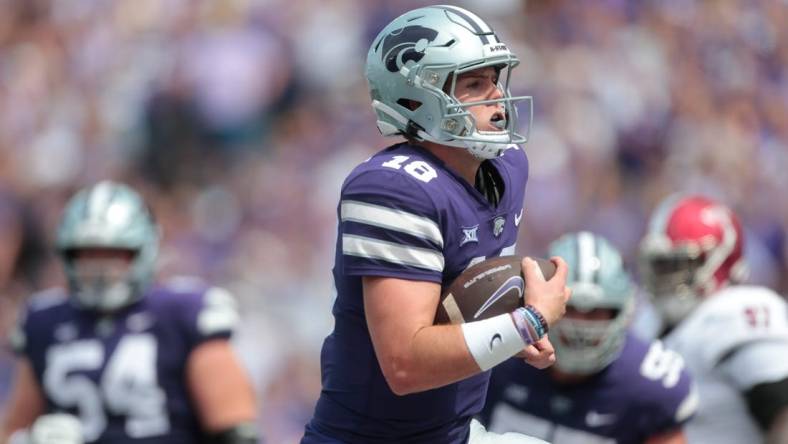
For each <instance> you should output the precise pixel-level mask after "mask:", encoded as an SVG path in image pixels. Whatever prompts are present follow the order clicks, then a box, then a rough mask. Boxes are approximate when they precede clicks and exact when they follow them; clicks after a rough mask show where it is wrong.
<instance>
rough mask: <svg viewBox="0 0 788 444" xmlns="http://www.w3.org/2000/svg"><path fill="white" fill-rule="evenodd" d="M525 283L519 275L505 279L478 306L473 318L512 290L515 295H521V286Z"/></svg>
mask: <svg viewBox="0 0 788 444" xmlns="http://www.w3.org/2000/svg"><path fill="white" fill-rule="evenodd" d="M524 285H525V283H524V282H523V278H522V277H520V276H512V277H510V278H509V279H507V280H506V282H504V283H503V284H501V286H500V287H498V289H497V290H495V291H494V292H493V294H492V295H491V296H490V297H489V298H487V300H486V301H484V304H482V306H481V307H479V311H477V312H476V313H475V314H474V315H473V318H474V319H476V318H478V317H479V315H481V314H482V313H484V312H485V311H486V310H487V309H488V308H490V307H491V306H492V305H493V304H494V303H495V302H496V301H498V299H501V298H502V297H504V296H505V295H506V293H509V292H510V291H512V290H515V291H517V297H518V298H519V297H521V296H522V295H523V286H524Z"/></svg>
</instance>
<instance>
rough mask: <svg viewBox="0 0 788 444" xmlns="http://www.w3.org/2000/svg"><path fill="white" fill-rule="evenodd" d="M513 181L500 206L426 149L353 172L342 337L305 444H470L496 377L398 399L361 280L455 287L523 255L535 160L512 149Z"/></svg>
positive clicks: (338, 322) (396, 152)
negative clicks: (472, 270) (520, 235)
mask: <svg viewBox="0 0 788 444" xmlns="http://www.w3.org/2000/svg"><path fill="white" fill-rule="evenodd" d="M488 162H491V163H492V165H493V166H494V167H495V168H496V170H497V171H498V172H499V174H500V176H501V178H502V179H503V184H504V192H503V195H502V197H501V200H500V202H499V203H498V205H497V206H493V205H492V204H491V203H490V202H488V201H487V200H486V199H485V197H484V196H483V195H482V194H481V193H480V192H479V191H478V190H476V189H475V188H474V187H473V185H472V184H469V183H468V182H467V181H465V180H464V179H463V178H462V177H460V176H459V175H458V174H456V173H455V172H454V171H452V170H451V169H449V168H447V166H446V165H445V164H444V163H443V161H441V160H440V159H438V158H437V157H435V156H433V155H432V154H431V153H429V152H428V151H426V150H424V149H423V148H420V147H416V146H412V145H408V144H398V145H394V146H392V147H389V148H388V149H385V150H383V151H381V152H379V153H377V154H376V155H374V156H373V157H372V158H370V159H368V160H367V161H366V162H364V163H362V164H361V165H359V166H358V167H356V168H355V170H353V172H352V173H351V174H350V175H349V176H348V178H347V179H346V180H345V183H344V185H343V186H342V192H341V198H340V203H339V207H338V217H339V229H338V235H337V244H336V258H335V265H334V270H333V273H334V282H335V285H336V291H337V296H336V301H335V303H334V307H333V315H334V319H335V327H334V331H333V332H332V333H331V334H330V335H329V336H328V337H327V338H326V340H325V342H324V344H323V350H322V354H321V366H322V379H323V389H322V392H321V395H320V399H319V400H318V402H317V406H316V408H315V415H314V417H313V419H312V421H311V422H310V423H309V424H308V425H307V428H306V435H305V437H304V440H303V441H302V443H318V442H321V443H325V442H343V443H361V442H363V443H388V442H391V443H422V442H424V443H433V444H434V443H465V442H466V441H467V439H468V424H469V422H470V419H471V417H472V416H473V415H475V414H477V413H478V412H479V411H480V410H481V408H482V406H483V404H484V396H485V392H486V388H487V383H488V381H489V373H482V374H479V375H477V376H475V377H471V378H469V379H466V380H464V381H460V382H457V383H454V384H450V385H448V386H445V387H441V388H437V389H433V390H429V391H426V392H422V393H415V394H410V395H405V396H397V395H395V394H394V393H393V392H392V391H391V389H390V388H389V386H388V383H387V382H386V380H385V378H384V376H383V373H382V371H381V369H380V365H379V364H378V361H377V358H376V356H375V352H374V350H373V348H372V342H371V338H370V335H369V331H368V329H367V324H366V322H365V318H364V304H363V296H362V285H361V278H362V277H363V276H387V277H396V278H402V279H410V280H419V281H430V282H436V283H440V284H442V285H447V284H448V283H450V282H451V281H452V280H453V279H454V278H455V277H456V276H457V275H458V274H460V272H462V270H464V269H465V268H466V267H468V266H469V265H470V264H472V263H475V262H477V261H479V260H482V259H484V258H487V257H493V256H500V255H507V254H513V253H514V249H515V242H516V240H517V231H518V225H519V223H520V218H521V217H522V211H523V198H524V193H525V184H526V181H527V178H528V160H527V158H526V156H525V153H524V152H523V151H522V150H521V149H520V148H516V147H515V148H512V149H509V150H507V151H506V152H505V154H504V155H503V156H501V157H498V158H496V159H493V160H490V161H488Z"/></svg>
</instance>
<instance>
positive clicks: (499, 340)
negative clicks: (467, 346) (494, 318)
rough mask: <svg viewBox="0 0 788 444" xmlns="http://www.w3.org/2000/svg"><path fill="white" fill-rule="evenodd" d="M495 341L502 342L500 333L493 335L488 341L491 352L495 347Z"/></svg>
mask: <svg viewBox="0 0 788 444" xmlns="http://www.w3.org/2000/svg"><path fill="white" fill-rule="evenodd" d="M496 339H497V340H498V342H503V338H502V337H501V334H500V333H496V334H494V335H493V337H492V339H490V351H492V349H493V347H494V346H495V340H496Z"/></svg>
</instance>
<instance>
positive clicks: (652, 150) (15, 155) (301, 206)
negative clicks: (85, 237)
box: [0, 0, 788, 443]
mask: <svg viewBox="0 0 788 444" xmlns="http://www.w3.org/2000/svg"><path fill="white" fill-rule="evenodd" d="M425 4H428V3H427V2H422V1H412V0H408V1H389V2H368V1H363V0H321V1H317V0H314V1H311V0H310V1H307V0H298V1H293V0H199V1H198V0H117V1H109V0H50V1H46V0H0V11H2V13H0V328H2V329H3V331H6V330H7V329H8V328H9V324H10V322H11V320H12V318H13V316H14V313H15V311H16V307H17V305H18V303H19V302H20V301H21V300H23V299H24V298H25V297H26V296H27V295H28V294H29V293H30V292H32V291H35V290H37V289H41V288H45V287H47V286H50V285H57V284H60V283H61V282H62V274H61V272H60V269H59V264H58V263H57V262H56V258H55V257H54V256H53V254H52V250H51V247H50V245H51V241H52V235H53V231H54V228H55V226H56V223H57V220H58V217H59V212H60V209H61V208H62V206H63V204H64V202H65V199H67V198H68V197H69V196H70V194H71V193H73V192H74V191H75V190H76V189H78V188H79V187H82V186H84V185H87V184H89V183H92V182H94V181H96V180H99V179H103V178H114V179H118V180H122V181H125V182H127V183H130V184H131V185H133V186H135V187H137V188H138V189H140V190H141V191H142V192H143V193H144V194H145V195H146V196H147V198H148V199H149V201H150V203H151V205H152V207H153V208H154V211H155V213H156V215H157V218H158V221H159V223H160V224H161V226H162V227H163V231H164V243H163V246H162V253H161V260H160V265H161V267H160V268H161V270H160V274H161V275H162V276H168V275H173V274H179V273H190V274H199V275H202V276H204V277H205V278H207V279H209V280H212V281H214V282H216V283H218V284H221V285H224V286H226V287H227V288H229V289H231V290H232V291H233V292H234V293H235V294H236V295H237V296H238V298H239V300H240V301H241V304H242V307H243V316H244V327H243V329H242V330H241V332H240V334H239V336H238V338H237V344H238V347H239V349H240V350H241V353H242V354H243V357H244V360H245V362H246V364H247V365H248V366H249V368H250V369H251V371H252V374H253V377H254V379H255V382H256V384H257V387H258V390H259V392H260V399H261V412H260V414H261V423H260V427H261V429H262V430H263V433H264V434H265V435H266V436H267V437H268V438H269V442H272V443H273V442H275V443H292V442H296V441H297V439H298V438H299V437H300V436H301V432H302V427H303V424H304V423H305V422H306V421H307V420H308V418H309V416H310V415H311V410H312V407H313V402H314V400H315V399H316V396H317V392H318V391H319V388H320V380H319V368H318V365H319V364H318V356H319V347H320V343H321V341H322V339H323V337H324V335H325V334H326V333H327V332H328V331H329V330H330V329H331V323H332V320H331V316H330V300H331V288H332V283H331V279H330V269H331V266H332V262H333V249H334V236H335V229H336V221H335V205H336V198H337V196H338V191H339V186H340V183H341V180H342V179H343V177H344V175H345V174H347V173H348V172H349V171H350V169H351V168H352V167H353V166H354V165H355V164H357V163H358V162H360V161H363V160H364V159H365V158H366V157H368V156H369V155H370V154H371V153H373V152H374V151H376V150H377V149H379V148H382V147H383V146H385V145H386V144H387V143H389V142H388V141H387V140H384V139H382V138H381V137H380V136H379V134H378V132H377V129H376V128H375V125H374V118H373V115H372V112H371V107H370V106H369V98H368V94H367V90H366V83H365V81H364V78H363V63H364V59H365V57H366V51H367V47H368V45H369V43H370V41H371V40H372V38H373V37H374V35H375V34H376V33H377V31H378V30H379V29H380V28H381V27H382V26H383V25H384V24H385V23H387V22H388V21H389V20H390V19H392V18H393V17H395V16H397V15H399V13H401V12H403V11H405V10H406V9H409V8H411V7H415V6H421V5H425ZM456 4H458V5H460V6H464V7H467V8H469V9H471V10H473V11H475V12H477V13H478V14H479V15H481V16H482V17H483V18H485V19H488V20H489V21H490V22H491V23H492V24H493V26H494V27H495V28H496V30H497V32H498V34H499V36H500V37H501V38H502V39H503V40H504V41H505V42H507V43H508V44H509V45H510V46H511V47H512V48H513V49H514V50H515V52H516V53H517V54H518V55H519V56H520V58H521V60H522V64H521V67H520V68H519V69H518V70H517V71H516V78H515V79H514V82H513V83H515V84H516V85H517V87H518V88H517V92H520V93H529V94H532V95H533V96H534V97H535V116H534V122H533V127H532V128H531V140H530V141H529V143H528V144H527V146H526V149H527V152H528V154H529V156H530V159H531V179H530V182H529V188H528V190H527V195H526V212H525V215H524V218H523V220H524V223H523V226H522V228H521V231H522V232H521V237H520V243H519V246H518V247H519V252H520V253H528V254H537V255H540V254H543V249H544V246H545V245H546V244H547V243H548V242H549V241H550V240H552V239H553V238H555V237H556V236H558V235H560V234H562V233H564V232H565V231H568V230H576V229H581V228H583V229H590V230H593V231H596V232H598V233H601V234H603V235H605V236H607V237H608V238H609V239H611V240H612V241H613V243H614V244H615V245H616V246H617V247H619V248H621V249H622V251H623V252H624V254H625V256H626V258H627V260H628V261H629V263H630V264H631V265H634V263H635V262H636V259H637V255H636V249H637V244H638V240H639V238H640V236H641V235H642V233H643V232H644V229H645V223H646V218H647V217H648V214H649V212H650V210H651V209H652V208H653V206H654V204H655V203H656V202H657V201H658V200H659V199H660V198H662V197H664V196H665V195H667V194H669V193H672V192H675V191H702V192H705V193H709V194H711V195H712V196H715V197H718V198H721V199H722V200H723V201H724V202H726V203H728V204H730V205H731V206H732V207H733V208H734V209H735V210H736V211H738V212H739V214H740V215H741V216H742V219H743V222H744V224H745V226H746V229H747V232H748V236H749V237H748V244H747V256H748V257H749V259H750V261H751V266H752V268H753V271H754V273H753V280H754V281H756V282H759V283H764V284H767V285H770V286H773V287H774V288H776V289H777V290H779V291H780V292H781V293H782V294H786V292H787V291H788V266H787V265H786V263H787V262H788V248H786V239H785V235H786V228H788V197H786V194H788V27H786V26H785V24H786V23H788V2H787V1H786V0H771V1H768V0H739V1H722V0H707V1H697V0H671V1H657V0H648V1H647V0H631V1H627V0H600V1H594V2H575V1H569V0H565V1H560V0H543V1H530V2H525V1H518V0H497V1H486V0H468V1H460V2H456ZM12 364H13V360H12V357H11V356H10V354H9V353H8V351H7V350H6V349H3V350H2V351H0V414H1V413H2V410H3V406H4V401H5V399H6V397H7V396H8V391H9V388H10V384H11V381H12V370H13V366H12Z"/></svg>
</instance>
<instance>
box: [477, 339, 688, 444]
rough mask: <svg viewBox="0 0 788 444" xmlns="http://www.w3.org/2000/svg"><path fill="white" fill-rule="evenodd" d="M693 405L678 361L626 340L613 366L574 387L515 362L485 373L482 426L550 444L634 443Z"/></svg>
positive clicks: (657, 346)
mask: <svg viewBox="0 0 788 444" xmlns="http://www.w3.org/2000/svg"><path fill="white" fill-rule="evenodd" d="M696 399H697V398H696V397H695V394H694V392H693V390H692V381H691V379H690V376H689V373H688V372H687V370H686V369H685V368H684V365H683V360H682V359H681V357H680V356H679V355H678V354H676V353H675V352H672V351H670V350H667V349H665V348H664V347H663V346H662V343H661V342H659V341H654V342H652V343H650V344H649V343H646V342H642V341H641V340H640V339H638V338H637V337H635V336H634V335H632V334H628V336H627V338H626V342H625V345H624V348H623V350H622V352H621V355H620V356H619V357H618V359H617V360H615V361H614V362H613V363H612V364H610V365H609V366H608V367H607V368H605V369H604V370H603V371H601V372H600V373H597V374H595V375H593V376H591V377H590V378H588V379H586V380H584V381H582V382H580V383H576V384H558V383H556V382H555V381H554V380H553V379H552V378H551V377H550V375H549V370H538V369H536V368H534V367H532V366H530V365H528V364H526V363H525V362H524V361H522V360H520V359H510V360H508V361H506V362H504V363H503V364H501V365H499V366H498V367H496V368H494V369H493V371H492V378H491V382H490V387H489V391H488V394H487V404H486V405H485V408H484V413H483V414H482V415H481V419H482V422H483V423H484V424H486V425H487V426H488V429H489V430H490V431H493V432H504V431H516V432H523V433H528V434H529V435H532V436H536V437H539V438H542V439H545V440H548V441H550V442H552V443H554V444H602V443H604V444H629V443H632V444H635V443H638V444H639V443H643V442H645V441H646V439H648V437H650V436H653V435H657V434H660V433H664V432H667V431H670V430H675V429H676V428H677V427H679V426H680V425H681V424H683V423H684V422H686V421H687V420H688V419H689V418H690V417H691V416H692V415H693V414H694V411H695V406H696V403H695V400H696Z"/></svg>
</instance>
